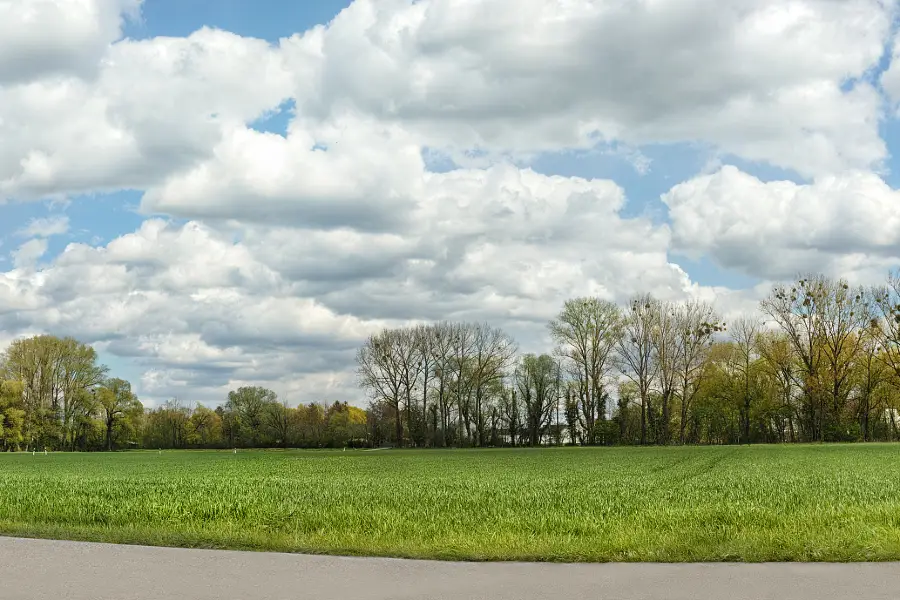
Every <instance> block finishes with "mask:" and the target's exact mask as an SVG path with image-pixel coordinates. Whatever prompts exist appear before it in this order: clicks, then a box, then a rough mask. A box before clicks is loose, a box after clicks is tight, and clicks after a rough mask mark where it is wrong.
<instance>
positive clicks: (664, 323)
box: [650, 302, 681, 444]
mask: <svg viewBox="0 0 900 600" xmlns="http://www.w3.org/2000/svg"><path fill="white" fill-rule="evenodd" d="M652 318H653V321H652V322H653V326H652V328H651V335H650V342H651V346H652V348H653V360H654V361H655V362H656V376H657V383H658V391H659V402H660V413H661V414H660V421H661V422H660V424H659V431H658V435H659V437H658V439H657V443H660V444H668V443H669V438H670V426H671V406H672V399H673V397H674V396H675V390H676V386H677V384H678V381H679V374H680V369H679V362H680V360H681V348H680V347H679V341H680V338H679V335H678V325H679V322H678V321H679V316H678V310H677V308H676V306H675V305H674V304H672V303H670V302H658V303H657V304H656V311H655V313H654V315H653V317H652Z"/></svg>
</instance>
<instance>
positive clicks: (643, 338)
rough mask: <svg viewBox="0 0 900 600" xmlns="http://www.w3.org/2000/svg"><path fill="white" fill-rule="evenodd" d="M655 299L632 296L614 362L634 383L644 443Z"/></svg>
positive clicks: (652, 369) (651, 376)
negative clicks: (615, 361) (638, 401)
mask: <svg viewBox="0 0 900 600" xmlns="http://www.w3.org/2000/svg"><path fill="white" fill-rule="evenodd" d="M658 311H659V302H658V301H657V300H655V299H653V297H652V296H650V295H649V294H644V295H641V296H637V297H635V298H633V299H632V300H631V302H630V306H629V310H628V312H627V313H626V315H625V319H624V321H623V335H622V337H621V338H619V341H618V344H617V346H618V354H617V357H616V358H617V363H618V367H619V370H620V371H621V373H622V374H623V375H624V376H625V377H627V378H628V379H630V380H631V381H632V382H634V384H635V386H636V387H637V391H638V396H639V398H640V401H641V444H646V443H647V413H648V408H649V406H648V405H649V403H650V390H651V386H652V385H653V381H654V379H655V378H656V373H657V369H658V367H657V364H658V363H657V362H656V361H655V360H653V337H652V335H653V326H654V321H655V319H656V317H655V315H656V314H657V313H658Z"/></svg>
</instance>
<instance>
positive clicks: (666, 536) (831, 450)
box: [0, 445, 900, 561]
mask: <svg viewBox="0 0 900 600" xmlns="http://www.w3.org/2000/svg"><path fill="white" fill-rule="evenodd" d="M0 532H2V533H5V534H10V535H22V536H34V537H54V538H68V539H82V540H96V541H110V542H126V543H141V544H151V545H172V546H190V547H208V548H241V549H258V550H278V551H300V552H313V553H334V554H355V555H386V556H406V557H427V558H446V559H450V558H453V559H474V560H506V559H522V560H554V561H608V560H619V561H621V560H625V561H636V560H646V561H699V560H703V561H706V560H710V561H721V560H745V561H763V560H835V561H847V560H897V559H900V445H852V446H851V445H846V446H778V447H776V446H759V447H700V448H609V449H606V448H568V449H562V448H557V449H533V450H532V449H520V450H460V451H441V450H437V451H376V452H365V451H352V452H351V451H347V452H322V451H310V452H304V451H288V452H277V451H271V452H262V451H257V452H253V451H245V452H239V453H238V454H236V455H235V454H232V453H231V452H230V451H229V452H173V451H169V452H165V451H164V452H163V453H162V454H158V453H157V452H133V453H119V454H49V455H46V456H44V455H37V456H32V455H30V454H5V455H4V454H0Z"/></svg>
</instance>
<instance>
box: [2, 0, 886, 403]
mask: <svg viewBox="0 0 900 600" xmlns="http://www.w3.org/2000/svg"><path fill="white" fill-rule="evenodd" d="M898 8H900V7H898V1H895V0H630V1H625V0H417V1H413V0H355V1H353V2H345V1H337V0H316V1H315V2H296V1H293V0H255V1H254V2H247V1H245V0H143V2H141V0H0V345H3V346H5V345H6V343H8V342H9V341H10V340H12V339H15V338H17V337H20V336H25V335H34V334H39V333H49V334H53V335H59V336H74V337H76V338H77V339H79V340H80V341H82V342H85V343H89V344H91V345H93V346H94V347H95V348H97V350H98V352H99V353H100V357H101V360H102V361H103V362H104V363H105V364H107V365H109V366H110V369H111V373H112V374H114V375H116V376H119V377H124V378H126V379H129V380H130V381H131V382H132V384H133V386H134V389H135V390H136V392H137V393H138V395H139V397H140V398H141V399H142V401H144V403H145V404H147V405H151V406H152V405H155V404H159V403H162V402H164V401H165V400H166V399H167V398H171V397H178V398H179V399H181V400H182V401H185V402H187V403H194V402H203V403H204V404H207V405H216V404H219V403H221V402H223V401H224V399H225V397H226V395H227V392H228V390H230V389H234V388H236V387H238V386H241V385H264V386H266V387H269V388H271V389H273V390H274V391H276V392H277V393H278V394H279V395H280V396H281V397H282V398H285V399H287V400H288V401H289V402H290V403H292V404H297V403H300V402H310V401H318V400H326V401H332V400H346V401H349V402H351V403H354V404H358V405H363V404H364V403H365V396H364V393H363V392H362V391H360V390H359V389H358V388H357V386H356V383H355V376H354V354H355V351H356V349H357V348H358V347H359V346H360V344H362V343H363V342H364V340H365V339H366V338H367V336H369V335H371V334H373V333H376V332H378V331H379V330H381V329H382V328H384V327H398V326H404V325H407V324H413V323H421V322H431V321H438V320H444V319H447V320H454V321H481V322H488V323H490V324H492V325H494V326H497V327H502V328H503V329H504V330H506V331H507V332H508V333H510V334H511V335H512V336H513V337H514V338H515V339H516V340H517V341H518V343H519V345H520V347H521V349H522V350H523V351H532V352H542V351H549V350H550V349H551V348H552V345H551V343H550V341H549V339H548V336H547V330H546V323H547V321H548V320H549V319H551V318H552V317H553V316H554V315H555V314H556V313H557V312H558V311H559V310H560V308H561V307H562V304H563V302H564V301H565V300H566V299H568V298H573V297H578V296H585V295H592V296H599V297H601V298H604V299H607V300H611V301H614V302H618V303H622V304H625V303H626V302H627V301H628V299H629V298H630V297H631V296H632V295H634V294H638V293H644V292H649V293H652V294H653V295H655V296H656V297H658V298H660V299H663V300H671V301H682V300H687V299H691V298H696V299H701V300H707V301H710V302H714V303H715V305H716V307H717V308H718V310H719V312H720V313H721V315H722V316H723V318H725V319H726V321H727V320H728V319H729V318H733V317H736V316H738V315H742V314H749V313H752V312H753V311H756V310H757V306H758V303H759V300H760V299H761V298H762V297H764V296H765V295H766V294H767V293H768V291H769V290H771V287H772V285H773V284H774V283H775V282H778V281H783V280H786V279H790V278H791V277H793V276H795V275H796V274H798V273H804V272H810V271H813V272H819V273H824V274H826V275H829V276H833V277H842V278H845V279H846V280H848V281H849V282H851V283H853V284H872V283H879V282H881V281H883V280H884V279H885V276H886V275H887V273H888V271H889V270H890V269H892V268H896V267H897V266H900V192H898V191H897V190H898V186H900V168H898V166H900V165H898V159H896V158H895V157H894V156H895V154H897V153H898V148H900V146H898V140H900V120H898V106H900V58H898V57H900V45H898V44H897V41H896V37H897V34H898V27H897V25H898V21H897V16H898V12H897V11H898Z"/></svg>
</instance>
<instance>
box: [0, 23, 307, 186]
mask: <svg viewBox="0 0 900 600" xmlns="http://www.w3.org/2000/svg"><path fill="white" fill-rule="evenodd" d="M289 90H290V79H289V76H288V73H287V72H286V71H285V70H284V68H283V67H282V61H281V58H280V56H279V55H278V54H277V52H276V51H275V50H274V49H272V48H271V47H270V46H269V45H268V44H267V43H266V42H265V41H262V40H256V39H252V38H243V37H240V36H237V35H234V34H231V33H227V32H223V31H218V30H212V29H201V30H199V31H197V32H195V33H193V34H192V35H191V36H189V37H187V38H154V39H151V40H144V41H132V40H125V41H122V42H119V43H116V44H114V45H112V46H111V47H110V48H109V49H108V51H107V52H106V53H105V54H104V56H103V59H102V61H101V62H100V63H99V71H98V73H97V76H96V78H95V79H91V80H85V79H81V78H77V77H54V78H46V79H39V80H35V81H31V82H29V83H23V84H19V85H10V86H7V87H5V88H3V87H0V138H2V139H3V144H2V146H0V202H2V201H3V200H4V199H7V198H19V199H33V198H40V197H44V196H54V195H66V194H75V193H84V192H90V191H98V190H99V191H103V190H115V189H122V188H137V189H141V188H144V187H146V186H148V185H151V184H154V183H157V182H159V181H160V180H161V179H162V178H164V177H165V176H167V175H169V174H171V173H173V172H177V171H180V170H185V169H189V168H190V167H191V166H192V165H193V164H195V163H196V162H198V161H200V160H203V159H205V158H207V157H209V156H210V155H211V154H212V152H213V148H214V147H215V146H216V145H217V144H218V143H219V142H220V140H221V139H222V138H223V135H224V133H225V132H226V131H228V130H230V129H231V128H233V127H235V126H236V125H237V124H242V123H245V122H249V121H253V120H254V119H256V118H258V117H260V116H262V115H264V114H266V112H267V111H269V110H272V109H274V108H276V107H277V106H278V105H279V104H280V103H281V102H282V101H283V100H284V99H285V98H286V95H287V94H288V92H289Z"/></svg>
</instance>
